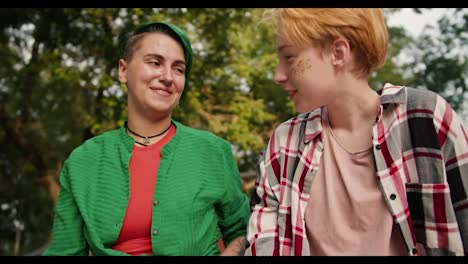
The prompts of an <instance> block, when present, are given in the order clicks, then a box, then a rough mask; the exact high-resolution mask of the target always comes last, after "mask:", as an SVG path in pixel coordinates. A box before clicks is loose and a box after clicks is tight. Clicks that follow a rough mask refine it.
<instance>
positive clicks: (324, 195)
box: [305, 110, 408, 256]
mask: <svg viewBox="0 0 468 264" xmlns="http://www.w3.org/2000/svg"><path fill="white" fill-rule="evenodd" d="M322 139H323V144H324V145H323V146H324V151H323V154H322V158H321V159H322V160H321V163H320V166H319V170H318V173H317V175H316V177H315V178H314V179H313V182H312V186H311V188H310V200H309V203H308V205H307V208H306V211H305V223H306V233H307V239H308V241H309V245H310V254H311V255H322V256H323V255H332V256H340V255H341V256H343V255H347V256H363V255H373V256H379V255H383V256H391V255H408V253H407V249H406V245H405V243H404V240H403V237H402V235H401V232H400V231H399V230H398V228H397V226H396V225H395V224H394V223H393V220H392V216H391V214H390V211H389V210H388V207H387V206H386V204H385V201H384V197H383V195H382V192H381V190H380V188H379V186H378V185H377V182H378V180H377V178H376V173H375V167H374V163H373V159H372V152H371V151H372V149H371V146H370V147H369V148H367V149H365V150H362V151H359V152H356V153H351V152H349V151H348V150H346V149H345V147H344V146H343V145H342V144H341V143H340V142H339V141H338V139H337V138H336V136H335V135H334V134H333V131H332V130H331V128H330V125H329V122H328V118H327V115H326V110H325V111H324V115H323V132H322Z"/></svg>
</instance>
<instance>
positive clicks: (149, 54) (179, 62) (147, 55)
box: [143, 53, 185, 66]
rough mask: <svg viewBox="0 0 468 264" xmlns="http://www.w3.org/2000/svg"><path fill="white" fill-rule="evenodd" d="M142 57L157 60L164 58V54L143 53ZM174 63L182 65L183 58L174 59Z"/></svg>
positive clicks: (183, 62)
mask: <svg viewBox="0 0 468 264" xmlns="http://www.w3.org/2000/svg"><path fill="white" fill-rule="evenodd" d="M143 58H145V59H146V58H156V59H158V60H165V58H164V56H163V55H161V54H158V53H148V54H145V55H144V56H143ZM174 64H182V65H183V66H185V61H183V60H176V61H174Z"/></svg>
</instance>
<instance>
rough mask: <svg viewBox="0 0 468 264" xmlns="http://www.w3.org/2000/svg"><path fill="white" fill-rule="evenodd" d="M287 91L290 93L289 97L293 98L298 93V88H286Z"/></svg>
mask: <svg viewBox="0 0 468 264" xmlns="http://www.w3.org/2000/svg"><path fill="white" fill-rule="evenodd" d="M286 93H287V94H288V97H289V99H291V100H292V99H293V97H294V96H295V95H296V94H297V90H286Z"/></svg>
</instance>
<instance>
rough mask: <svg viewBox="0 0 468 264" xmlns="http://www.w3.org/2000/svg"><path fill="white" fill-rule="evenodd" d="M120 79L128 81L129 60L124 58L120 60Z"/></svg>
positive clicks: (122, 81) (124, 81)
mask: <svg viewBox="0 0 468 264" xmlns="http://www.w3.org/2000/svg"><path fill="white" fill-rule="evenodd" d="M119 81H120V82H121V83H127V62H126V61H125V60H124V59H120V60H119Z"/></svg>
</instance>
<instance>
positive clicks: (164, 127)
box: [127, 111, 171, 145]
mask: <svg viewBox="0 0 468 264" xmlns="http://www.w3.org/2000/svg"><path fill="white" fill-rule="evenodd" d="M170 125H171V116H170V115H169V116H166V117H164V118H152V119H148V118H146V117H145V116H141V115H135V114H133V113H132V114H131V113H130V111H129V115H128V121H127V128H128V130H129V131H128V135H129V136H131V137H132V138H133V139H134V140H135V141H136V142H140V143H144V142H146V144H145V145H150V144H153V143H156V142H158V141H159V140H160V139H161V138H162V137H163V136H164V135H165V134H166V132H167V131H168V128H169V126H170ZM130 130H131V131H130ZM161 133H162V134H161ZM159 134H160V135H159ZM138 135H139V136H138ZM155 135H158V136H156V137H155ZM140 136H141V137H140ZM142 137H148V139H147V140H144V139H143V138H142ZM150 137H151V138H150ZM148 142H149V143H148Z"/></svg>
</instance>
